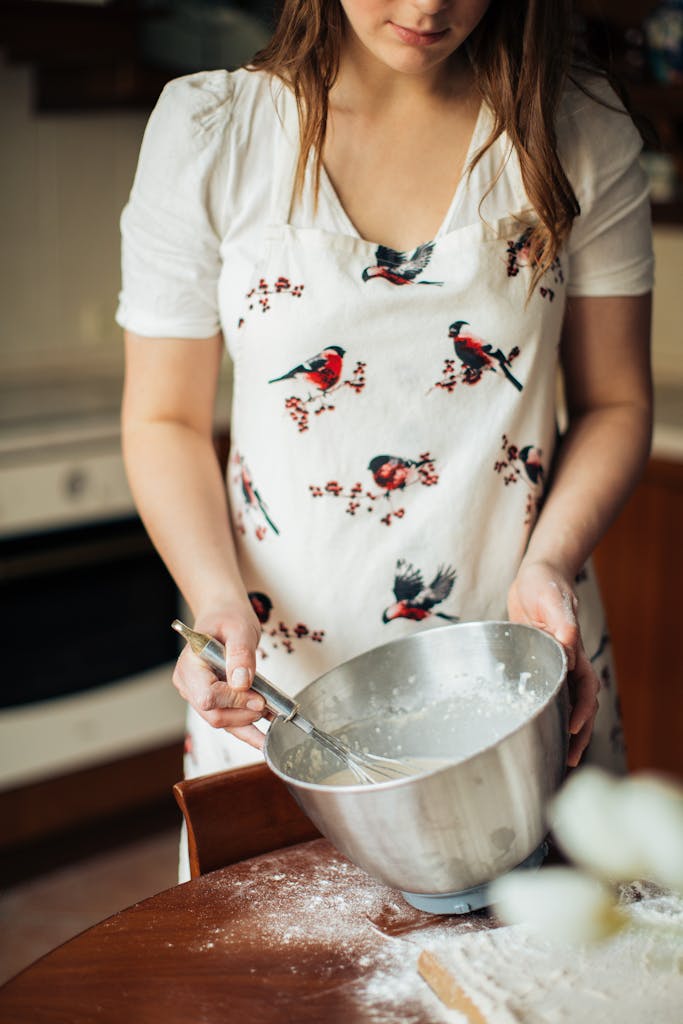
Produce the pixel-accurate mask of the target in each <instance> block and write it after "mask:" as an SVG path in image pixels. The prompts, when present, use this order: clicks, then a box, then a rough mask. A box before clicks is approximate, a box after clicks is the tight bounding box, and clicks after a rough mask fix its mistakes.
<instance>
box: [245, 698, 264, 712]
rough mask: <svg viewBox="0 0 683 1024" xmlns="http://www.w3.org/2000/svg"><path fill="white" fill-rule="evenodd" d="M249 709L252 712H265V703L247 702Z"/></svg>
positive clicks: (258, 701) (257, 701) (260, 701)
mask: <svg viewBox="0 0 683 1024" xmlns="http://www.w3.org/2000/svg"><path fill="white" fill-rule="evenodd" d="M247 707H248V708H249V710H250V711H263V701H262V700H248V701H247Z"/></svg>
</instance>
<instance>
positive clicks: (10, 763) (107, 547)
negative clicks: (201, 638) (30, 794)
mask: <svg viewBox="0 0 683 1024" xmlns="http://www.w3.org/2000/svg"><path fill="white" fill-rule="evenodd" d="M0 590H1V594H2V608H3V634H4V645H3V647H4V650H3V671H2V673H1V678H0V788H6V787H8V786H16V785H19V784H22V783H23V782H26V781H33V780H35V779H37V778H40V777H45V776H47V775H54V774H56V773H58V772H60V771H69V770H72V769H74V768H77V767H83V766H84V765H88V764H92V763H96V762H102V761H107V760H109V761H111V760H113V759H115V758H117V757H119V756H123V755H124V754H126V753H130V752H131V751H135V750H141V749H144V748H146V747H150V746H155V745H158V744H159V743H164V742H168V741H170V740H173V739H176V738H180V737H181V736H182V733H183V722H184V703H183V701H182V700H181V699H180V697H179V696H178V695H177V693H176V691H175V690H174V688H173V686H172V683H171V672H172V667H173V662H174V660H175V657H176V656H177V649H178V648H177V639H176V636H175V634H174V633H173V631H172V630H171V625H170V624H171V621H172V619H173V618H174V617H175V616H176V615H177V614H178V595H177V591H176V588H175V586H174V584H173V581H172V580H171V578H170V576H169V574H168V572H167V571H166V569H165V567H164V565H163V563H162V562H161V560H160V559H159V557H158V555H157V554H156V552H155V551H154V549H153V547H152V545H151V543H150V541H149V539H148V537H147V535H146V533H145V530H144V528H143V526H142V524H141V522H140V520H139V519H137V518H136V517H128V518H126V519H122V520H117V521H112V522H105V523H99V524H97V525H91V526H81V527H78V528H75V529H65V530H56V531H50V532H46V533H41V534H37V535H35V534H32V535H30V536H24V537H18V538H10V539H6V540H3V541H2V542H1V543H0Z"/></svg>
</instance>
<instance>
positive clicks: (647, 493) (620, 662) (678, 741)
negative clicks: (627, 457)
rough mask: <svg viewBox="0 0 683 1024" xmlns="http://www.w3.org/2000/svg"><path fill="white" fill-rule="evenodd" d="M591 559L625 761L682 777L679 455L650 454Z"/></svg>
mask: <svg viewBox="0 0 683 1024" xmlns="http://www.w3.org/2000/svg"><path fill="white" fill-rule="evenodd" d="M595 564H596V569H597V572H598V576H599V579H600V584H601V587H602V592H603V597H604V601H605V606H606V611H607V617H608V622H609V630H610V637H611V640H612V644H613V648H614V656H615V660H616V669H617V677H618V681H619V691H620V694H621V701H622V708H623V713H624V726H625V733H626V744H627V751H628V763H629V768H630V769H631V770H640V769H657V770H660V771H664V772H669V773H673V774H676V775H678V776H679V777H683V642H682V639H681V637H682V634H683V617H682V613H683V597H682V593H683V461H678V460H675V459H673V458H671V459H665V458H660V457H654V458H652V459H651V461H650V463H649V465H648V467H647V470H646V472H645V475H644V478H643V480H642V482H641V483H640V485H639V486H638V488H637V489H636V491H635V493H634V494H633V495H632V497H631V499H630V500H629V501H628V503H627V505H626V506H625V508H624V509H623V511H622V513H621V515H620V516H619V517H618V519H617V520H616V522H615V523H614V524H613V526H612V527H611V529H610V530H609V531H608V533H607V535H606V536H605V538H604V539H603V541H602V543H601V544H600V546H599V548H598V550H597V552H596V555H595Z"/></svg>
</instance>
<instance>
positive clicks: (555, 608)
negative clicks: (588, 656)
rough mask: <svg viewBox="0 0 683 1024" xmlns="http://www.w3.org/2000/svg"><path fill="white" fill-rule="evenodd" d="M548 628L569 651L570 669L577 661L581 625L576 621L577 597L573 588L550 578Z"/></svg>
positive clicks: (547, 594)
mask: <svg viewBox="0 0 683 1024" xmlns="http://www.w3.org/2000/svg"><path fill="white" fill-rule="evenodd" d="M545 598H546V600H545V602H544V603H545V609H544V611H545V621H546V629H547V630H548V632H549V633H551V634H552V635H553V636H554V637H555V639H556V640H557V641H559V643H561V644H562V646H563V647H564V648H565V650H566V652H567V660H568V663H569V664H568V667H569V669H570V670H571V669H573V668H574V665H575V663H576V652H577V647H578V644H579V626H578V623H577V621H576V607H577V602H576V597H575V595H574V594H573V593H572V591H571V590H569V589H567V590H565V589H563V588H561V587H560V586H559V585H558V583H557V582H556V581H555V580H550V581H549V583H548V587H547V590H546V594H545Z"/></svg>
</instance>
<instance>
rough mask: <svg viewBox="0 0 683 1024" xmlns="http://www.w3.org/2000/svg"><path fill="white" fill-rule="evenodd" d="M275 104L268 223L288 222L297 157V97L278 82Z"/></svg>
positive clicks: (279, 223)
mask: <svg viewBox="0 0 683 1024" xmlns="http://www.w3.org/2000/svg"><path fill="white" fill-rule="evenodd" d="M279 88H280V92H279V93H278V95H277V96H276V97H275V107H276V112H277V116H278V119H279V121H280V132H279V134H278V138H277V141H276V146H275V164H274V174H273V186H272V189H271V195H270V224H271V225H272V226H278V227H279V226H282V225H285V224H288V223H289V218H290V216H291V212H292V199H293V192H294V177H295V174H296V165H297V162H298V160H299V117H298V114H297V107H296V100H295V99H294V95H293V93H291V92H290V90H289V89H288V88H287V86H286V85H282V84H279Z"/></svg>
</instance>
